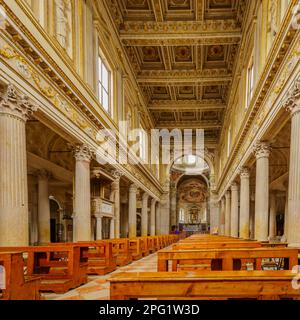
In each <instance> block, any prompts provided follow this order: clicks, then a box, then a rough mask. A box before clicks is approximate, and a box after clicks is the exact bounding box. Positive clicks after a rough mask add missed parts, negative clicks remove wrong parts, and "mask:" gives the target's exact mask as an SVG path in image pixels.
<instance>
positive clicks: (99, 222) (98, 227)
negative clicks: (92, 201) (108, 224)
mask: <svg viewBox="0 0 300 320" xmlns="http://www.w3.org/2000/svg"><path fill="white" fill-rule="evenodd" d="M95 217H96V240H102V215H100V214H95Z"/></svg>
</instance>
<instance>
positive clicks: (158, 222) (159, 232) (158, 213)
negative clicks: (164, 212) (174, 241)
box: [155, 202, 162, 235]
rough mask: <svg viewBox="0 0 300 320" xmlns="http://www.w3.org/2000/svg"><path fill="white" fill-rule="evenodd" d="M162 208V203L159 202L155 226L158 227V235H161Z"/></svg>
mask: <svg viewBox="0 0 300 320" xmlns="http://www.w3.org/2000/svg"><path fill="white" fill-rule="evenodd" d="M160 209H161V204H160V202H157V206H156V213H155V228H156V235H161V234H162V232H161V227H160Z"/></svg>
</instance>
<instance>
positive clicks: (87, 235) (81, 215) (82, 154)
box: [73, 145, 92, 241]
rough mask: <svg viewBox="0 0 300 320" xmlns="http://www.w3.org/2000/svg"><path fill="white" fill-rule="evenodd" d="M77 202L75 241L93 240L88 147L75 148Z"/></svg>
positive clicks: (75, 203)
mask: <svg viewBox="0 0 300 320" xmlns="http://www.w3.org/2000/svg"><path fill="white" fill-rule="evenodd" d="M74 156H75V159H76V165H75V202H74V219H73V222H74V234H73V240H74V241H90V240H91V187H90V183H91V182H90V162H91V159H92V151H91V149H90V148H89V147H88V146H86V145H77V146H76V147H75V148H74Z"/></svg>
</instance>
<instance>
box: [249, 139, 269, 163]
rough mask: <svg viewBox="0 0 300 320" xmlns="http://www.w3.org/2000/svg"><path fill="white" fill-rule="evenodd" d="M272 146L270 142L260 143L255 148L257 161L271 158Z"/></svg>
mask: <svg viewBox="0 0 300 320" xmlns="http://www.w3.org/2000/svg"><path fill="white" fill-rule="evenodd" d="M270 149H271V147H270V144H269V143H268V142H261V141H258V142H256V143H255V145H254V146H253V153H254V155H255V157H256V159H260V158H269V156H270Z"/></svg>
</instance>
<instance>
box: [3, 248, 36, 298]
mask: <svg viewBox="0 0 300 320" xmlns="http://www.w3.org/2000/svg"><path fill="white" fill-rule="evenodd" d="M0 266H2V267H3V268H4V271H5V283H4V285H5V286H4V288H3V289H1V288H0V300H40V293H39V289H40V278H39V277H29V276H24V261H23V253H22V252H0Z"/></svg>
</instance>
